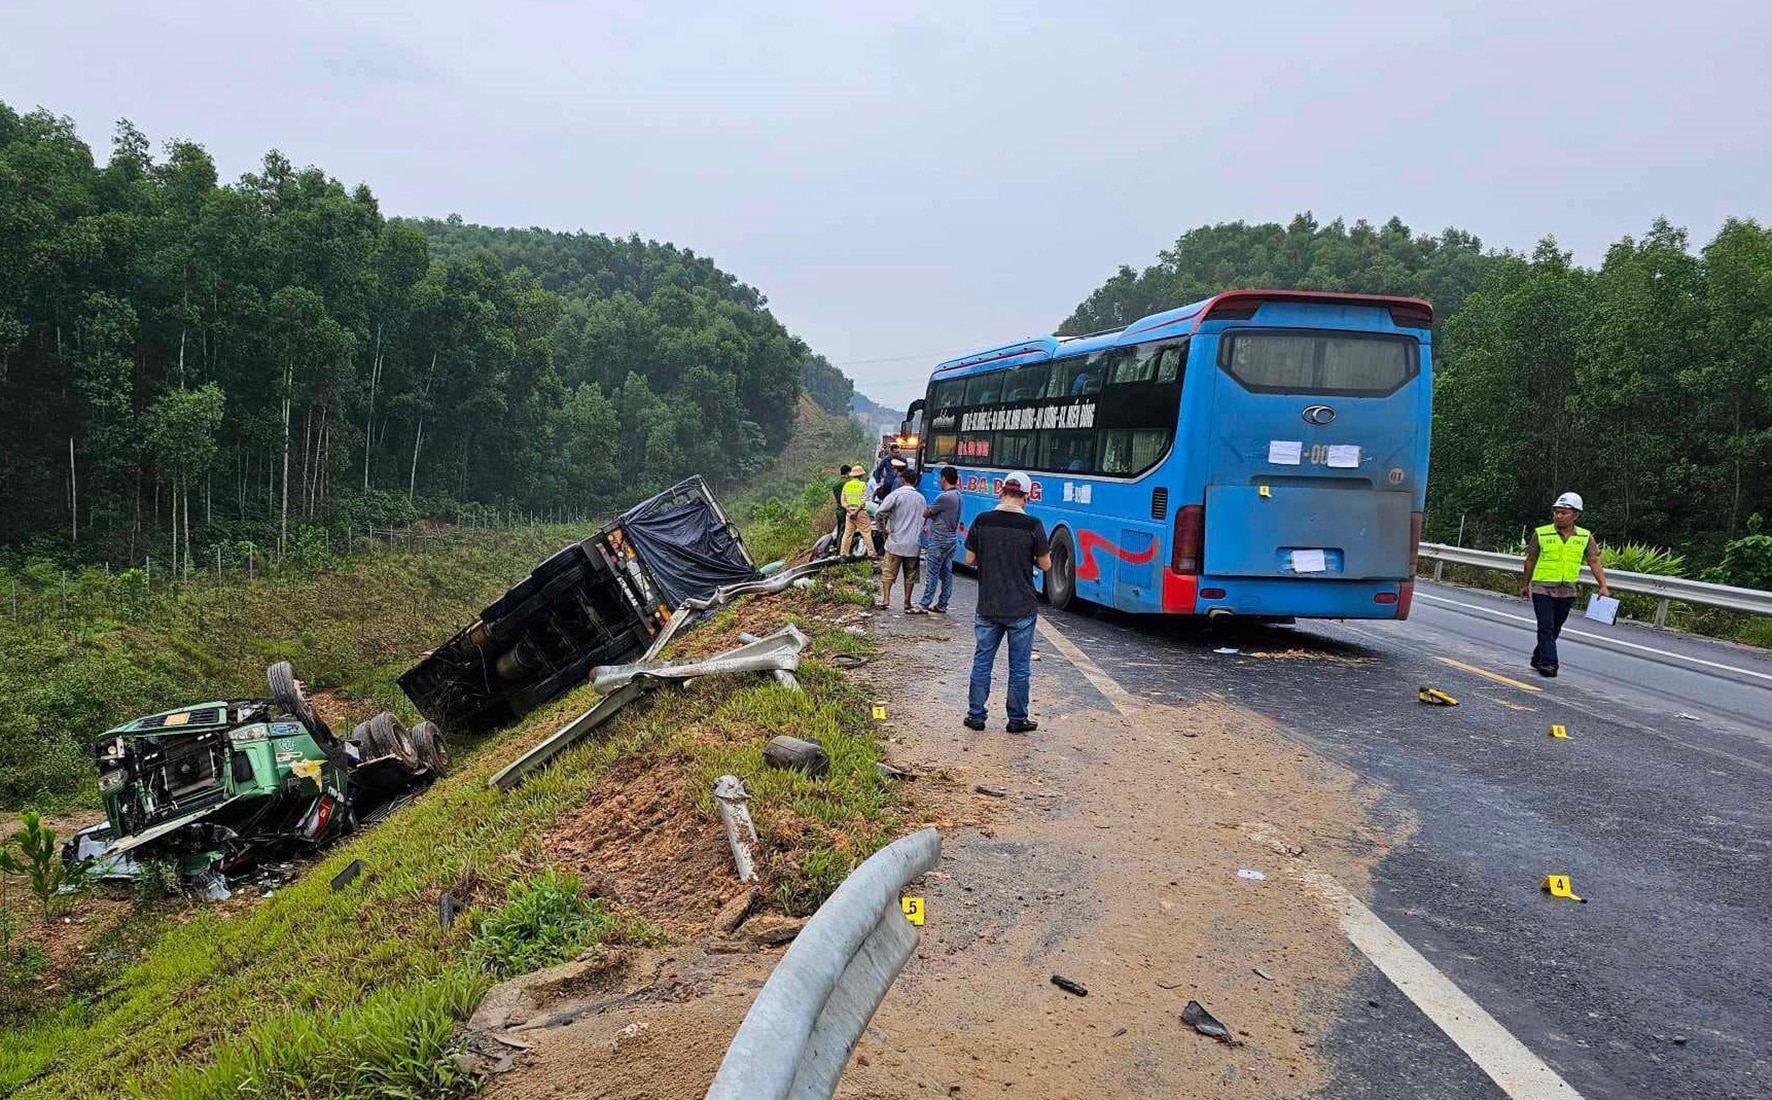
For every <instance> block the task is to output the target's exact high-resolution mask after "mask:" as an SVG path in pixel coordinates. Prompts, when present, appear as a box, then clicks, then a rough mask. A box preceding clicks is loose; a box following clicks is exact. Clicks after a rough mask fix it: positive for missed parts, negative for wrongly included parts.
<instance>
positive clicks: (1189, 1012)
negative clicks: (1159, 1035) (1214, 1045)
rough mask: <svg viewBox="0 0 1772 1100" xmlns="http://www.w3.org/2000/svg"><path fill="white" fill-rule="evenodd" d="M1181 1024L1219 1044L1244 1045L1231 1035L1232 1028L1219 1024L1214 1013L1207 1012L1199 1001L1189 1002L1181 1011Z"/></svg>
mask: <svg viewBox="0 0 1772 1100" xmlns="http://www.w3.org/2000/svg"><path fill="white" fill-rule="evenodd" d="M1181 1022H1182V1023H1184V1024H1186V1025H1188V1026H1189V1027H1191V1028H1193V1029H1194V1030H1195V1031H1197V1032H1199V1033H1200V1034H1201V1035H1205V1036H1208V1037H1210V1038H1213V1039H1217V1040H1218V1041H1219V1042H1221V1043H1224V1044H1226V1045H1227V1046H1233V1047H1234V1046H1241V1045H1242V1044H1241V1043H1239V1042H1237V1040H1236V1038H1235V1037H1234V1036H1233V1035H1231V1030H1230V1028H1228V1027H1225V1026H1224V1025H1223V1024H1221V1023H1219V1022H1218V1018H1217V1017H1215V1016H1213V1015H1212V1013H1210V1012H1207V1011H1206V1008H1205V1006H1204V1005H1202V1004H1201V1003H1200V1002H1199V1001H1189V1002H1188V1003H1187V1007H1186V1008H1184V1009H1182V1010H1181Z"/></svg>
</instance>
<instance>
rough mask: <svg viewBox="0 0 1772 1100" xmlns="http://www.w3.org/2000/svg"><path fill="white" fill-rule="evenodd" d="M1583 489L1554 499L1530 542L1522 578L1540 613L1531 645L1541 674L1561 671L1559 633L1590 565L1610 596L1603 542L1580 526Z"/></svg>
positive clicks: (1522, 589)
mask: <svg viewBox="0 0 1772 1100" xmlns="http://www.w3.org/2000/svg"><path fill="white" fill-rule="evenodd" d="M1581 503H1582V502H1581V494H1580V493H1564V494H1563V495H1562V496H1560V497H1558V498H1557V499H1556V501H1555V502H1554V503H1552V504H1551V521H1550V522H1549V523H1547V524H1545V525H1544V526H1543V527H1540V528H1539V529H1538V530H1537V531H1535V532H1533V537H1532V538H1531V539H1530V540H1528V542H1527V543H1526V570H1525V573H1524V575H1523V576H1521V578H1520V595H1522V596H1531V597H1532V614H1533V615H1535V616H1537V618H1538V644H1537V645H1536V646H1534V647H1533V649H1532V667H1533V669H1535V670H1536V671H1537V672H1538V674H1539V675H1540V676H1555V675H1556V674H1557V635H1559V634H1561V633H1562V632H1563V621H1564V620H1565V619H1567V618H1568V617H1569V609H1570V608H1571V607H1572V606H1574V604H1575V586H1576V583H1577V582H1579V581H1580V580H1581V567H1582V566H1583V565H1584V564H1585V565H1586V566H1587V567H1588V568H1589V569H1591V570H1593V572H1594V580H1596V581H1598V582H1600V595H1602V596H1610V595H1611V594H1612V590H1611V589H1610V588H1609V587H1608V586H1607V584H1606V570H1605V569H1603V568H1601V567H1600V544H1599V542H1598V541H1597V540H1595V538H1594V536H1593V532H1591V531H1589V530H1588V529H1587V528H1585V527H1577V526H1576V525H1575V521H1576V520H1577V519H1578V518H1580V516H1581Z"/></svg>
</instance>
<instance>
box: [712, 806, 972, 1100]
mask: <svg viewBox="0 0 1772 1100" xmlns="http://www.w3.org/2000/svg"><path fill="white" fill-rule="evenodd" d="M940 857H941V834H940V833H938V832H936V831H935V830H934V829H923V830H921V831H919V832H915V833H912V834H911V835H910V836H907V837H904V838H902V839H900V840H896V841H893V842H892V843H891V844H888V845H887V846H886V847H884V848H881V849H880V850H879V851H877V852H875V853H874V854H873V855H871V856H869V857H868V858H867V859H866V860H864V861H863V862H862V864H861V866H859V867H857V868H856V869H855V870H854V871H852V872H850V874H849V877H848V878H846V879H844V880H843V885H841V886H839V887H837V891H836V893H834V894H832V895H831V896H830V897H829V898H828V899H827V900H826V901H825V903H824V904H823V905H821V906H819V909H818V912H816V913H814V914H813V915H812V919H811V920H809V921H807V922H806V927H805V928H803V929H801V930H800V934H799V935H798V936H796V937H795V938H794V945H793V946H792V947H790V948H788V951H787V954H785V955H783V956H782V957H781V961H780V962H778V963H776V964H775V972H774V973H772V974H770V975H769V981H768V982H767V983H765V984H764V986H763V991H762V992H761V993H758V994H757V1000H756V1002H755V1003H754V1004H752V1005H751V1010H750V1011H749V1012H747V1013H746V1014H745V1018H744V1022H743V1023H741V1024H740V1025H739V1026H738V1034H737V1035H735V1036H733V1038H732V1045H731V1046H730V1047H728V1048H727V1050H726V1059H725V1060H724V1061H723V1062H721V1063H720V1072H719V1073H717V1074H716V1075H715V1076H714V1083H713V1086H712V1087H711V1088H709V1089H708V1093H707V1100H788V1098H790V1097H791V1098H792V1100H829V1097H830V1095H831V1094H832V1093H833V1092H835V1091H836V1089H837V1081H838V1079H840V1078H841V1077H842V1076H843V1067H844V1066H846V1065H847V1064H848V1063H849V1054H850V1052H851V1051H853V1050H854V1049H855V1044H856V1041H857V1040H859V1039H860V1038H861V1033H862V1031H863V1029H865V1028H866V1027H867V1026H868V1021H869V1020H870V1019H872V1018H873V1015H874V1010H875V1009H877V1008H879V1007H880V1002H881V1001H882V1000H884V999H885V997H886V991H887V990H888V989H890V988H891V987H892V982H893V979H895V978H897V977H898V972H899V971H900V970H902V969H903V968H904V964H905V961H906V960H908V959H909V958H910V957H911V952H912V951H914V950H916V947H917V928H916V926H915V925H913V924H911V922H910V921H909V920H907V919H906V918H905V916H904V914H903V913H901V912H900V911H899V903H898V894H899V891H900V890H903V889H904V887H905V885H906V884H907V883H909V882H910V881H911V880H912V879H914V878H917V877H919V876H920V875H923V874H925V873H926V872H928V871H929V870H930V869H931V868H933V867H934V866H935V861H936V860H937V859H939V858H940Z"/></svg>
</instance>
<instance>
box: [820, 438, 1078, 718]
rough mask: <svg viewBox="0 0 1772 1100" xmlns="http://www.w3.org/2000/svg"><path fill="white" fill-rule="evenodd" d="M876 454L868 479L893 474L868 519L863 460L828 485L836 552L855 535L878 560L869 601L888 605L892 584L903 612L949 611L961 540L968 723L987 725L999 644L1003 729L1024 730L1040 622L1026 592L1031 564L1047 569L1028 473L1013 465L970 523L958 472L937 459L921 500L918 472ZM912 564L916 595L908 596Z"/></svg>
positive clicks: (1030, 589) (1033, 596)
mask: <svg viewBox="0 0 1772 1100" xmlns="http://www.w3.org/2000/svg"><path fill="white" fill-rule="evenodd" d="M890 462H891V464H890V465H888V464H887V461H886V460H883V461H882V466H883V467H885V469H884V470H883V471H876V480H878V479H879V478H880V477H881V476H891V478H892V487H891V488H890V489H889V491H887V492H886V494H885V496H884V497H883V498H881V499H880V501H879V507H878V509H877V510H876V511H875V512H874V514H873V515H872V516H869V515H868V511H867V503H868V501H867V484H866V482H865V481H864V480H863V479H862V477H861V472H862V469H863V467H859V466H849V465H845V466H843V467H842V468H841V471H840V473H841V479H840V484H839V485H838V486H837V487H835V489H834V490H833V491H834V493H835V494H836V497H837V503H838V505H839V507H840V508H841V510H842V513H843V523H842V531H841V534H840V536H839V541H838V543H837V547H838V552H840V553H843V552H848V551H849V550H850V549H851V548H852V547H853V546H854V539H855V538H856V537H858V536H859V537H861V538H862V539H863V545H864V548H865V553H867V555H868V556H869V557H875V558H878V559H880V595H879V597H878V598H877V599H876V600H875V606H876V607H880V608H886V607H890V606H891V603H892V590H893V587H894V585H895V584H901V585H902V589H903V594H904V611H905V613H906V614H909V615H926V614H936V615H945V614H947V612H948V600H949V599H950V598H951V597H952V595H953V591H954V560H955V557H956V554H957V552H958V550H959V548H960V538H961V536H962V534H964V537H965V548H966V564H967V565H969V566H972V567H974V568H975V569H977V571H978V606H977V609H976V611H975V613H974V615H973V624H972V627H973V640H974V646H973V653H972V675H971V679H970V680H969V682H968V685H967V705H966V716H965V718H964V719H963V720H962V721H963V724H964V725H965V726H966V728H967V729H972V730H982V729H984V728H985V713H986V712H985V705H986V703H988V702H989V700H990V693H991V670H992V668H993V666H994V665H995V664H996V661H997V651H998V650H999V649H1001V648H1002V647H1003V643H1004V642H1005V641H1007V642H1008V644H1009V690H1008V699H1007V705H1006V707H1005V709H1006V711H1007V713H1008V719H1009V721H1008V725H1007V726H1006V727H1005V728H1006V729H1007V730H1008V731H1009V732H1010V733H1030V732H1032V731H1033V730H1036V729H1038V728H1039V723H1038V722H1036V721H1034V720H1033V718H1032V717H1030V716H1029V714H1028V703H1029V695H1030V684H1031V681H1032V669H1033V665H1032V660H1033V648H1034V628H1035V625H1036V623H1037V621H1038V613H1039V606H1040V604H1039V594H1038V593H1037V592H1036V591H1035V589H1034V570H1035V569H1050V568H1051V567H1052V558H1051V556H1050V554H1049V552H1048V548H1047V543H1046V527H1045V525H1044V524H1042V523H1041V522H1040V521H1039V520H1037V519H1035V518H1034V517H1032V516H1030V515H1028V514H1027V511H1026V502H1027V497H1028V493H1029V492H1030V490H1031V489H1032V486H1033V479H1032V478H1030V477H1028V475H1027V474H1024V473H1021V472H1020V471H1014V472H1011V473H1009V474H1006V475H1005V476H1004V477H1003V480H1002V483H1001V486H1000V488H999V491H998V501H997V507H996V508H994V509H992V510H991V511H988V512H985V513H982V514H981V515H979V517H978V518H977V519H975V520H973V521H972V525H971V527H970V528H965V527H962V525H961V523H960V471H959V470H957V469H955V468H954V467H952V466H943V467H942V468H941V472H940V474H939V477H940V479H941V491H940V492H939V493H938V494H937V495H936V497H935V499H934V500H933V501H926V500H925V499H924V497H923V494H922V492H921V491H920V490H919V489H918V488H917V482H918V480H919V479H918V474H917V471H916V470H915V469H913V468H911V467H910V466H909V464H907V463H905V462H904V461H903V460H902V459H896V458H895V459H891V460H890ZM876 523H878V524H879V525H880V527H881V528H882V534H883V536H884V537H883V539H882V540H881V541H882V543H883V545H882V546H880V547H876V546H875V543H874V538H873V527H874V524H876ZM919 567H921V572H922V574H923V578H924V581H923V594H922V596H921V597H920V598H918V599H916V600H915V601H913V598H912V597H913V593H914V592H915V590H916V587H917V578H918V573H919Z"/></svg>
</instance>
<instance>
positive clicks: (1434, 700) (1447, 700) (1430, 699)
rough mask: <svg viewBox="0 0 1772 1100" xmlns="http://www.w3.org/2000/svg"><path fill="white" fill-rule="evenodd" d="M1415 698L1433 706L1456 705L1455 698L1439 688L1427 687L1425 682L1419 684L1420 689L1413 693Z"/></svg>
mask: <svg viewBox="0 0 1772 1100" xmlns="http://www.w3.org/2000/svg"><path fill="white" fill-rule="evenodd" d="M1415 698H1416V699H1417V700H1419V701H1420V702H1423V703H1426V704H1428V705H1429V706H1434V707H1455V706H1457V705H1458V700H1457V699H1454V698H1453V697H1452V696H1450V695H1447V694H1446V693H1445V692H1443V691H1441V690H1440V689H1439V688H1435V687H1428V686H1427V685H1426V684H1423V685H1421V690H1420V691H1418V692H1416V693H1415Z"/></svg>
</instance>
